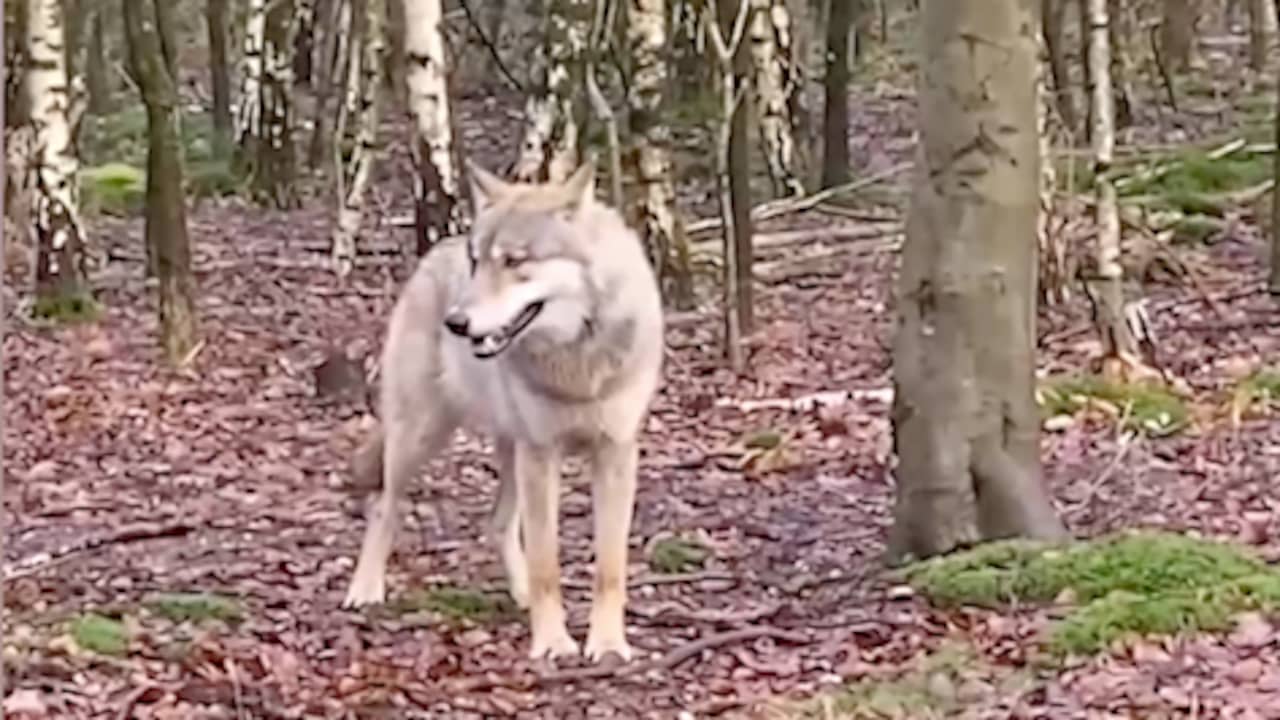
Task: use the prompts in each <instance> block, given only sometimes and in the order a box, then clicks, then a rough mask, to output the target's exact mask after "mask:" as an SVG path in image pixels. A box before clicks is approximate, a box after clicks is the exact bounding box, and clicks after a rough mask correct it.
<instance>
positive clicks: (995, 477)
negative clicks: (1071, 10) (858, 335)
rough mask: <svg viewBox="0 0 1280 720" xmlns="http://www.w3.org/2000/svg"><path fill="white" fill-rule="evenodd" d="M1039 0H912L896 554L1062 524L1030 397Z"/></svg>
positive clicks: (1044, 534) (897, 359) (898, 343)
mask: <svg viewBox="0 0 1280 720" xmlns="http://www.w3.org/2000/svg"><path fill="white" fill-rule="evenodd" d="M1038 6H1039V0H923V2H922V3H921V15H920V26H921V27H920V48H921V53H922V58H921V72H920V75H919V83H920V86H919V94H918V97H919V105H920V112H919V115H918V117H919V118H920V125H921V126H920V145H919V148H918V150H917V159H916V170H915V181H914V189H913V193H912V199H911V207H910V210H909V213H908V218H907V228H906V241H905V244H904V245H903V249H902V270H901V272H900V274H899V277H898V285H897V291H896V298H895V305H896V308H897V310H896V313H897V316H898V317H897V331H896V332H895V335H894V339H893V376H894V402H893V410H892V420H893V431H894V446H895V451H896V455H897V461H898V467H897V485H898V490H897V499H896V504H895V507H894V517H893V528H892V530H891V532H890V537H889V552H890V554H891V555H892V556H894V557H896V558H899V559H902V558H906V557H925V556H930V555H935V554H939V553H944V552H947V551H949V550H952V549H955V548H957V547H959V546H961V545H964V544H967V543H970V542H973V541H977V540H981V539H995V538H1002V537H1010V536H1025V537H1034V538H1058V537H1061V536H1062V535H1063V534H1064V530H1063V527H1062V524H1061V522H1060V521H1059V520H1058V518H1057V516H1056V515H1055V513H1054V510H1053V507H1052V505H1051V504H1050V502H1049V497H1048V493H1047V491H1046V488H1045V485H1044V482H1043V479H1042V477H1041V473H1040V461H1039V431H1040V418H1039V413H1038V410H1037V407H1036V404H1035V398H1034V395H1033V392H1034V370H1035V329H1034V328H1035V293H1036V290H1035V286H1036V280H1035V278H1036V275H1035V273H1036V268H1035V247H1034V245H1032V244H1031V243H1029V242H1028V241H1027V239H1028V238H1030V237H1031V236H1033V235H1034V233H1035V226H1036V215H1037V205H1038V193H1037V191H1036V187H1037V180H1038V176H1039V172H1040V162H1041V158H1040V152H1039V140H1038V138H1037V137H1036V89H1035V86H1036V78H1035V74H1036V72H1037V70H1036V44H1037V41H1036V37H1035V33H1036V30H1037V24H1038V21H1039V19H1038V18H1037V16H1036V11H1037V9H1038ZM996 128H998V131H997V130H995V129H996Z"/></svg>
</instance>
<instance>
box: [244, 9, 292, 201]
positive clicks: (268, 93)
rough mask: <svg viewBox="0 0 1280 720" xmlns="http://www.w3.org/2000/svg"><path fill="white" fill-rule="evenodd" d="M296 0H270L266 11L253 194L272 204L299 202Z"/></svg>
mask: <svg viewBox="0 0 1280 720" xmlns="http://www.w3.org/2000/svg"><path fill="white" fill-rule="evenodd" d="M295 2H296V0H271V2H270V4H269V5H268V7H267V12H266V13H265V18H264V20H265V22H264V28H263V44H262V82H261V84H260V85H259V88H258V89H259V92H260V93H261V94H262V100H261V108H262V112H261V115H260V116H259V120H260V122H261V123H262V126H261V129H260V131H259V133H258V137H259V138H260V143H259V145H258V159H257V162H256V163H255V167H254V174H253V188H254V191H255V194H256V195H257V196H258V197H259V198H260V199H264V200H266V201H268V202H270V203H271V204H273V205H274V206H275V207H277V208H280V209H282V210H287V209H290V208H293V207H296V206H297V205H298V195H297V192H296V190H295V188H294V171H295V162H296V158H295V156H294V137H293V130H294V128H293V108H292V105H291V103H292V98H293V45H294V42H293V33H294V30H295V25H294V9H295V8H294V3H295Z"/></svg>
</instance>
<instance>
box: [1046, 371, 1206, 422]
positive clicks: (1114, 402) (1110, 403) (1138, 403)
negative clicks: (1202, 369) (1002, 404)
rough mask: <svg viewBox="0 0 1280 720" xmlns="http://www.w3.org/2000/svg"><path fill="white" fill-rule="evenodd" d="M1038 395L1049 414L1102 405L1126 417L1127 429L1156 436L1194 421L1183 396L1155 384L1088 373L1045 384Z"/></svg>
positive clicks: (1117, 415) (1064, 413)
mask: <svg viewBox="0 0 1280 720" xmlns="http://www.w3.org/2000/svg"><path fill="white" fill-rule="evenodd" d="M1036 397H1037V400H1038V401H1039V403H1040V406H1041V410H1042V412H1043V413H1044V416H1045V417H1053V416H1055V415H1073V414H1075V413H1076V412H1077V411H1079V410H1081V409H1084V408H1086V407H1091V406H1092V407H1098V408H1100V409H1103V410H1106V411H1107V412H1108V413H1109V414H1112V415H1114V416H1115V417H1116V418H1123V419H1124V426H1125V428H1126V429H1129V430H1136V431H1139V432H1143V433H1146V434H1148V435H1152V436H1156V437H1160V436H1165V435H1172V434H1173V433H1176V432H1178V431H1180V430H1182V429H1184V428H1185V427H1186V426H1187V425H1188V424H1189V422H1190V415H1189V413H1188V411H1187V406H1186V404H1185V403H1183V401H1182V399H1181V398H1179V397H1178V396H1176V395H1174V394H1173V393H1171V392H1170V391H1169V390H1167V389H1166V388H1164V387H1162V386H1160V385H1158V384H1155V383H1147V382H1135V383H1127V384H1124V383H1115V382H1110V381H1108V380H1106V379H1104V378H1101V377H1098V376H1094V375H1084V376H1078V377H1070V378H1061V379H1058V380H1056V381H1052V382H1050V383H1047V384H1044V385H1042V386H1041V387H1040V388H1039V389H1038V390H1037V392H1036Z"/></svg>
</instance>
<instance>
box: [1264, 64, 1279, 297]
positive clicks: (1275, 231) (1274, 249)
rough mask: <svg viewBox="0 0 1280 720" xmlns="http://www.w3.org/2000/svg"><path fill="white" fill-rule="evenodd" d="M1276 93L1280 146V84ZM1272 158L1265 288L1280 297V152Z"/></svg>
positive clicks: (1277, 130) (1277, 136) (1277, 144)
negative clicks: (1269, 232)
mask: <svg viewBox="0 0 1280 720" xmlns="http://www.w3.org/2000/svg"><path fill="white" fill-rule="evenodd" d="M1277 93H1278V96H1277V98H1276V120H1275V123H1276V128H1275V141H1276V147H1277V148H1280V85H1278V86H1277ZM1272 158H1273V162H1274V170H1273V171H1272V176H1273V178H1274V180H1275V184H1274V185H1272V187H1271V273H1270V277H1269V278H1268V282H1267V288H1268V289H1269V290H1270V291H1271V294H1272V295H1273V296H1276V297H1280V152H1277V153H1274V154H1273V155H1272Z"/></svg>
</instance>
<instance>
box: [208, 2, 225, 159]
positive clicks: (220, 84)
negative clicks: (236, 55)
mask: <svg viewBox="0 0 1280 720" xmlns="http://www.w3.org/2000/svg"><path fill="white" fill-rule="evenodd" d="M204 13H205V25H206V29H207V31H208V33H209V80H210V82H211V83H212V85H213V129H214V131H215V132H216V133H217V134H218V137H219V138H220V139H222V140H225V139H228V138H230V137H231V76H230V74H229V73H228V71H227V0H206V2H205V6H204Z"/></svg>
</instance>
